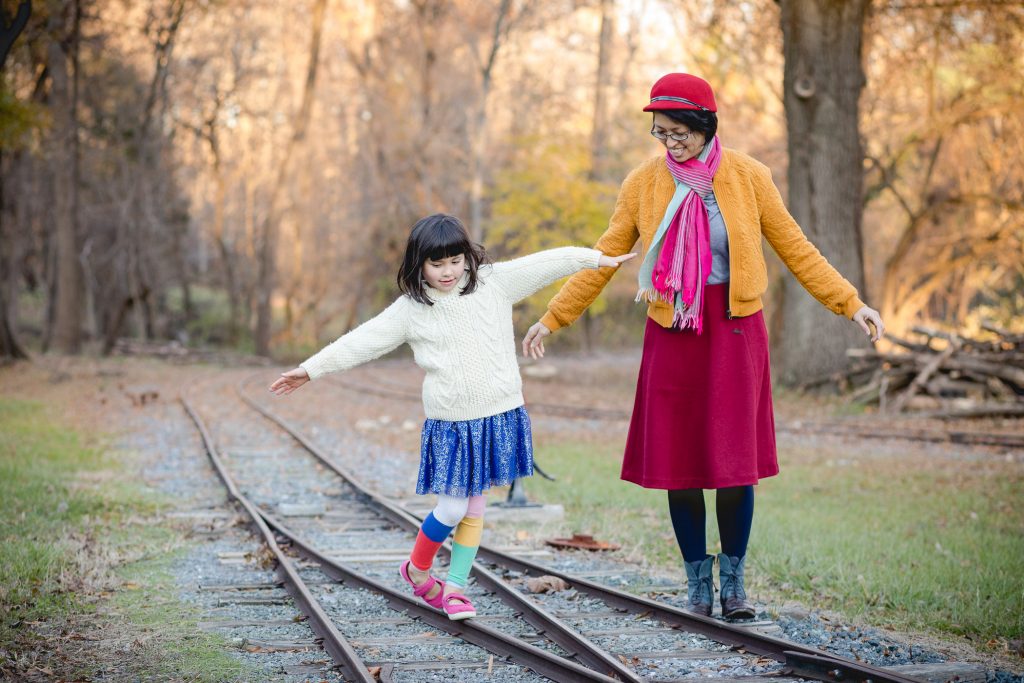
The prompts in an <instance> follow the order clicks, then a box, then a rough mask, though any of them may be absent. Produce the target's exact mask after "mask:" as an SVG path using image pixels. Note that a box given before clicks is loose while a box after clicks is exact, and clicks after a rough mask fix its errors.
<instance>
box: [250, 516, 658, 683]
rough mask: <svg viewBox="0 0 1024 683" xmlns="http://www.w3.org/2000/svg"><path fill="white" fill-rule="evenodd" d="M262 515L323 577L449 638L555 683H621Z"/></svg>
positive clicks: (273, 518)
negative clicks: (460, 616)
mask: <svg viewBox="0 0 1024 683" xmlns="http://www.w3.org/2000/svg"><path fill="white" fill-rule="evenodd" d="M260 515H261V516H262V517H263V519H264V520H265V521H266V523H267V525H268V526H270V527H271V528H273V529H275V530H276V531H277V532H278V533H279V534H281V535H282V536H284V537H285V538H286V539H287V540H288V542H289V543H290V544H291V545H292V547H293V548H294V549H295V550H296V551H297V552H298V554H299V555H301V556H303V557H305V558H306V559H308V560H311V561H312V562H315V563H316V564H318V565H320V569H321V571H323V572H324V574H326V575H327V576H330V577H331V578H333V579H336V580H338V581H341V582H343V583H345V584H349V585H353V586H358V587H359V588H364V589H366V590H369V591H373V592H375V593H379V594H380V595H382V596H383V597H384V598H385V599H386V600H387V601H388V603H389V604H390V605H391V607H392V608H393V609H395V610H396V611H404V612H407V613H409V614H410V615H411V616H413V617H414V618H417V619H421V620H422V621H424V622H426V623H428V624H430V625H431V626H433V627H434V628H437V629H438V630H441V631H445V632H446V633H448V634H450V635H453V636H457V637H459V638H462V639H463V640H465V641H467V642H470V643H473V644H474V645H478V646H479V647H482V648H484V649H486V650H488V651H489V652H491V653H493V654H495V655H500V656H503V657H511V658H512V659H513V660H514V661H516V662H517V663H518V664H521V665H523V666H526V667H528V668H530V669H532V670H533V671H535V672H537V673H539V674H541V675H542V676H547V677H548V678H551V679H553V680H555V681H567V682H568V681H600V682H602V683H612V682H613V681H617V680H619V679H617V678H613V677H611V676H607V675H605V674H602V673H600V672H598V671H594V670H592V669H589V668H587V667H585V666H583V665H582V664H577V663H576V662H573V661H571V660H569V659H566V658H565V657H560V656H558V655H555V654H552V653H550V652H546V651H544V650H542V649H540V648H538V647H536V646H534V645H531V644H530V643H528V642H526V641H524V640H521V639H519V638H516V637H515V636H510V635H508V634H507V633H502V632H501V631H499V630H497V629H495V628H492V627H490V626H487V625H486V624H484V623H482V622H480V621H477V620H474V619H466V620H463V621H452V620H451V619H449V618H448V616H447V615H446V614H444V613H443V612H439V611H437V610H435V609H433V608H431V607H427V606H426V605H425V604H423V603H422V602H421V601H420V600H419V599H418V598H414V597H412V596H410V595H408V594H407V593H406V592H404V591H398V590H395V589H394V588H391V587H390V586H387V585H385V584H383V583H380V582H378V581H376V580H374V579H371V578H369V577H367V576H366V575H364V574H361V573H359V572H357V571H355V570H354V569H351V568H350V567H347V566H345V565H344V564H343V563H341V562H339V561H338V560H335V559H334V558H331V557H328V556H326V555H324V554H323V553H322V552H320V551H319V550H317V549H316V548H315V547H314V546H313V545H312V544H311V543H309V542H307V541H305V540H303V539H302V538H300V537H299V536H298V535H297V534H296V533H295V532H293V531H291V530H290V529H288V528H287V527H286V526H285V525H284V524H282V523H281V522H280V521H279V520H278V519H276V518H275V517H274V516H273V515H270V514H269V513H267V512H264V511H262V510H261V511H260ZM638 680H640V679H638Z"/></svg>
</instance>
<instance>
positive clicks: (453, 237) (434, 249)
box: [421, 221, 473, 261]
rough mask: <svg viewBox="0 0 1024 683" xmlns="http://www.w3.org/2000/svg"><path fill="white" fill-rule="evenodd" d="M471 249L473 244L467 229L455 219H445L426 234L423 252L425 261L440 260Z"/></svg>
mask: <svg viewBox="0 0 1024 683" xmlns="http://www.w3.org/2000/svg"><path fill="white" fill-rule="evenodd" d="M471 251H473V245H472V244H471V243H470V241H469V238H468V235H466V231H465V229H464V228H463V227H462V226H461V225H459V224H458V223H455V222H454V221H444V222H441V223H439V224H438V225H437V226H436V227H435V228H434V229H433V230H431V231H430V232H429V233H427V234H426V235H424V239H423V244H422V252H421V253H422V254H423V255H424V259H423V260H424V261H440V260H441V259H444V258H450V257H452V256H459V255H460V254H468V253H470V252H471Z"/></svg>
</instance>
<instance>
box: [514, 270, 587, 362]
mask: <svg viewBox="0 0 1024 683" xmlns="http://www.w3.org/2000/svg"><path fill="white" fill-rule="evenodd" d="M601 258H602V259H604V258H607V257H605V256H602V257H601ZM549 334H551V330H549V329H548V326H547V325H545V324H544V323H542V322H536V323H534V324H533V327H531V328H530V329H529V330H527V331H526V336H525V337H523V355H524V356H526V357H527V358H533V359H534V360H537V359H539V358H543V357H544V337H546V336H548V335H549Z"/></svg>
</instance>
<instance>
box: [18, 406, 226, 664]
mask: <svg viewBox="0 0 1024 683" xmlns="http://www.w3.org/2000/svg"><path fill="white" fill-rule="evenodd" d="M56 413H57V409H56V408H54V407H51V406H44V405H42V404H39V403H33V402H28V401H21V400H16V399H9V398H0V519H2V520H3V521H4V523H5V527H4V535H3V537H2V538H0V651H4V652H7V653H22V654H24V653H25V652H27V651H29V650H35V651H36V655H33V657H37V658H38V656H42V657H43V658H44V659H45V658H46V657H53V656H55V653H54V648H52V647H51V646H50V644H49V643H48V642H47V641H46V636H44V635H42V633H43V632H45V629H42V630H40V629H37V627H38V626H40V625H42V624H46V623H51V624H58V625H61V624H63V625H66V626H67V628H69V629H70V628H75V625H76V624H77V623H79V622H80V623H81V624H83V625H84V626H83V627H86V628H93V627H98V628H100V629H101V630H102V632H103V633H104V637H105V638H113V639H117V638H119V637H124V638H126V639H127V642H129V643H131V642H132V640H133V639H134V638H135V636H136V633H137V632H138V631H140V630H141V629H149V630H150V631H151V632H154V633H157V632H159V634H160V635H159V637H156V638H153V639H152V641H153V645H154V646H155V647H156V650H154V648H153V647H150V649H149V650H147V651H140V652H135V653H133V654H132V655H131V656H128V657H124V656H122V657H119V658H118V661H117V662H116V664H117V667H118V668H120V669H124V668H130V669H133V670H136V671H137V672H138V673H139V674H148V673H150V672H153V671H158V672H162V671H165V670H167V669H168V667H170V668H172V669H173V670H174V671H175V672H176V673H177V675H180V676H183V677H184V678H185V679H186V680H199V681H206V680H209V681H215V680H216V681H222V680H236V679H232V678H230V677H228V676H227V675H226V673H225V672H236V673H237V672H241V671H243V670H244V669H243V668H242V666H241V664H240V663H239V662H237V661H235V660H233V659H231V658H230V657H229V656H228V655H227V654H226V652H225V648H224V646H223V641H222V640H220V639H218V638H217V637H215V636H213V635H209V634H204V633H199V632H198V631H196V630H195V629H194V628H190V627H194V620H192V621H189V619H188V617H187V616H185V615H184V614H183V609H182V606H181V605H180V604H175V592H176V591H175V589H174V587H173V585H171V584H172V582H171V579H170V574H169V573H168V572H167V570H166V566H167V565H166V563H167V562H169V561H170V558H171V557H172V556H173V555H172V554H171V553H170V551H169V550H168V549H169V548H174V547H175V546H179V545H180V543H181V534H180V532H179V531H176V530H174V529H173V528H171V527H169V526H166V525H164V524H161V523H159V522H158V521H155V520H156V517H155V515H156V513H157V512H158V511H159V510H160V508H161V507H162V505H163V504H164V501H162V500H160V499H159V498H158V497H157V496H154V495H153V494H152V493H151V492H147V490H145V489H143V488H142V487H140V486H139V485H138V484H135V483H134V482H132V481H131V480H130V478H129V477H130V476H131V474H130V472H131V471H132V470H131V468H130V467H128V466H126V463H124V462H122V461H119V460H118V457H119V456H117V455H112V454H108V453H106V452H104V451H103V450H101V449H100V448H96V447H92V446H90V445H88V444H85V443H84V442H83V435H81V434H78V433H76V432H75V431H74V430H72V429H69V428H67V427H66V426H64V425H62V424H61V423H60V420H59V418H58V417H55V414H56ZM139 557H150V558H156V559H151V560H147V561H145V562H138V561H135V562H132V561H131V560H132V559H133V558H139ZM120 562H127V563H126V564H124V565H123V566H121V567H120V568H117V569H116V572H117V573H115V566H114V565H116V564H118V563H120ZM161 563H163V564H161ZM118 573H119V574H120V575H121V576H120V577H118ZM119 584H120V585H122V586H125V585H130V586H133V587H134V589H133V590H121V589H118V590H115V591H114V592H113V594H112V597H110V598H109V599H108V597H104V596H105V595H106V594H107V593H108V589H109V588H110V587H111V586H117V585H119ZM111 602H113V603H115V604H116V605H119V606H120V607H121V608H123V609H122V611H121V613H122V614H127V616H128V621H127V623H125V624H120V623H115V622H114V620H112V619H107V620H106V621H104V619H103V617H102V616H101V615H100V614H98V613H96V606H97V605H102V606H103V607H104V608H105V609H104V610H103V611H104V612H107V610H108V609H109V607H110V606H111V605H110V603H111ZM116 612H117V610H116V609H115V610H114V612H112V613H111V614H113V613H116ZM118 629H120V631H119V630H118ZM146 640H148V639H143V640H142V642H145V641H146ZM39 653H42V655H39ZM60 656H61V659H60V661H59V662H52V663H51V664H52V666H53V667H54V668H55V669H58V670H59V671H60V672H61V673H62V674H63V675H65V676H66V677H73V678H75V679H77V678H79V677H82V676H85V677H88V676H90V675H92V673H93V672H95V671H97V670H99V669H101V668H104V667H106V666H108V665H109V664H110V662H104V661H102V657H103V655H102V654H101V653H98V652H96V653H89V654H87V655H85V656H82V655H81V653H78V654H74V653H71V654H68V653H62V654H61V655H60ZM10 666H15V667H16V665H14V664H12V663H11V661H7V662H5V661H4V658H3V657H0V675H2V673H3V671H4V670H8V669H9V667H10Z"/></svg>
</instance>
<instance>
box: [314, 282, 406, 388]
mask: <svg viewBox="0 0 1024 683" xmlns="http://www.w3.org/2000/svg"><path fill="white" fill-rule="evenodd" d="M408 313H409V303H408V301H407V300H406V297H404V296H403V297H401V298H399V299H398V300H396V301H395V302H394V303H393V304H391V305H390V306H388V307H387V308H386V309H384V310H383V311H382V312H381V313H380V314H379V315H377V316H376V317H374V318H371V319H370V320H367V321H366V322H365V323H363V324H362V325H360V326H359V327H357V328H355V329H354V330H352V331H350V332H348V333H347V334H344V335H342V336H341V337H339V338H338V339H337V340H335V341H333V342H331V343H330V344H328V345H327V346H325V347H324V348H322V349H321V350H320V351H319V352H317V353H316V354H314V355H313V356H311V357H310V358H307V359H306V360H304V361H303V362H301V363H299V367H301V368H302V369H303V370H305V371H306V374H308V375H309V378H310V379H319V378H320V377H323V376H324V375H327V374H329V373H332V372H339V371H342V370H349V369H351V368H354V367H356V366H357V365H361V364H362V363H366V362H367V361H371V360H373V359H374V358H379V357H380V356H383V355H384V354H385V353H388V352H389V351H393V350H395V349H396V348H398V347H399V346H400V345H401V344H402V343H403V342H405V341H406V329H407V321H408Z"/></svg>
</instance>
